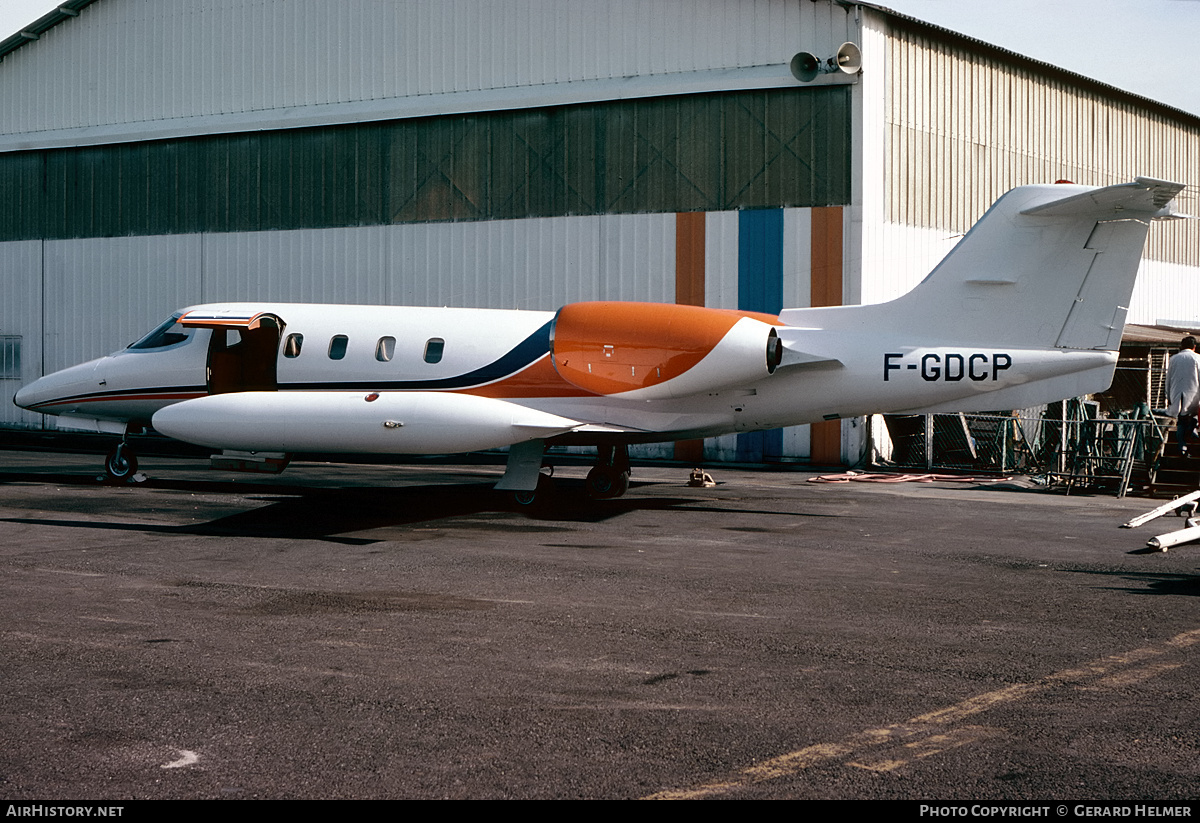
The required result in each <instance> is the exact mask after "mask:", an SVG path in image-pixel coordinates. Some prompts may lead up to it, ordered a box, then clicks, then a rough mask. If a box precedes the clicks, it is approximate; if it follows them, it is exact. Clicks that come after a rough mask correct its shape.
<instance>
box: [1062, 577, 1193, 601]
mask: <svg viewBox="0 0 1200 823" xmlns="http://www.w3.org/2000/svg"><path fill="white" fill-rule="evenodd" d="M1076 574H1094V575H1100V576H1104V577H1119V578H1123V579H1125V580H1128V581H1136V582H1137V584H1138V585H1137V586H1106V587H1105V588H1107V589H1110V590H1112V591H1119V592H1127V593H1128V594H1169V595H1188V596H1191V597H1197V596H1200V575H1195V574H1175V573H1170V572H1129V571H1084V570H1076Z"/></svg>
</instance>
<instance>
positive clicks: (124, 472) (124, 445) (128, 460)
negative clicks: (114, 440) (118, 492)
mask: <svg viewBox="0 0 1200 823" xmlns="http://www.w3.org/2000/svg"><path fill="white" fill-rule="evenodd" d="M126 435H128V431H127V432H126V433H125V434H123V435H121V442H120V443H118V444H117V446H116V448H114V449H113V450H112V451H110V452H109V453H108V455H107V456H105V458H104V474H105V475H107V477H108V479H109V480H112V481H115V482H118V483H128V482H131V481H132V480H133V476H134V475H135V474H137V468H138V461H137V455H136V454H134V452H133V449H131V448H130V447H129V443H128V442H127V441H126V440H125V437H126Z"/></svg>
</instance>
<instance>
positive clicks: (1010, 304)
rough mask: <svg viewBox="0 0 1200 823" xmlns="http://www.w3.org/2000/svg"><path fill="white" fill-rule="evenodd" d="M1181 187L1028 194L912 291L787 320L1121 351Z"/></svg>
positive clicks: (1046, 188) (1139, 185) (1016, 192)
mask: <svg viewBox="0 0 1200 823" xmlns="http://www.w3.org/2000/svg"><path fill="white" fill-rule="evenodd" d="M1183 188H1184V187H1183V185H1182V184H1179V183H1170V182H1166V181H1162V180H1154V179H1151V178H1147V177H1139V178H1137V179H1136V180H1135V181H1134V182H1132V183H1124V184H1121V185H1116V186H1106V187H1103V188H1089V187H1085V186H1075V185H1037V186H1022V187H1020V188H1016V189H1013V190H1012V191H1010V192H1008V193H1007V194H1005V195H1004V196H1003V197H1001V198H1000V199H999V200H997V201H996V203H995V204H994V205H993V206H992V207H991V209H989V210H988V212H987V213H986V214H985V215H984V216H983V217H982V218H980V220H979V222H978V223H976V224H975V226H974V227H973V228H972V229H971V230H970V231H969V232H968V233H967V235H966V236H965V237H964V238H963V239H962V240H961V241H960V242H959V243H958V245H957V246H955V248H954V249H953V250H952V251H951V252H950V253H949V254H948V255H947V256H946V258H945V259H944V260H943V261H942V262H941V263H940V264H939V265H938V266H937V267H936V268H935V269H934V270H933V271H932V272H930V274H929V276H928V277H926V278H925V279H924V280H923V281H922V282H921V283H920V284H919V285H918V286H917V287H916V288H915V289H913V290H912V291H911V292H909V293H908V294H906V295H904V296H902V297H900V298H898V299H896V300H893V301H892V302H890V303H884V304H881V305H876V306H861V307H854V308H849V307H847V308H846V309H842V310H840V311H838V313H837V314H836V315H834V314H833V312H834V311H837V310H832V309H795V310H787V311H784V312H783V313H782V314H781V315H780V317H781V319H782V320H783V322H784V323H787V324H789V325H794V326H798V327H805V328H809V329H816V328H822V327H824V328H829V329H832V328H835V327H840V328H855V327H861V329H862V330H863V331H865V332H866V331H876V332H877V331H879V330H881V329H885V328H886V329H889V330H892V331H896V332H903V331H906V330H907V331H911V332H913V333H914V336H918V335H919V339H921V340H924V341H927V342H928V343H933V342H935V341H942V342H944V343H951V344H981V345H982V344H986V345H988V346H1015V347H1024V348H1040V349H1054V348H1058V349H1073V350H1080V349H1083V350H1101V351H1114V350H1116V349H1117V347H1118V346H1119V344H1120V340H1121V331H1122V328H1123V327H1124V323H1125V315H1126V313H1127V312H1128V308H1129V301H1130V296H1131V295H1132V293H1133V286H1134V282H1135V280H1136V278H1137V271H1138V266H1139V263H1140V260H1141V254H1142V247H1143V246H1144V245H1145V241H1146V234H1147V232H1148V231H1149V227H1150V221H1151V220H1154V219H1159V218H1168V217H1178V216H1180V215H1178V214H1175V213H1174V212H1172V211H1171V210H1170V204H1171V201H1172V200H1173V199H1174V198H1175V196H1176V195H1177V194H1178V193H1179V192H1180V191H1182V190H1183ZM835 318H836V320H835Z"/></svg>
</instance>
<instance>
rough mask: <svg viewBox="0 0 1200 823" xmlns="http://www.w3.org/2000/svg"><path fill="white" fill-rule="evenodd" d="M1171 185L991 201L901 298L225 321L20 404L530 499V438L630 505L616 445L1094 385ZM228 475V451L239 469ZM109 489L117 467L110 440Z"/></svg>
mask: <svg viewBox="0 0 1200 823" xmlns="http://www.w3.org/2000/svg"><path fill="white" fill-rule="evenodd" d="M1182 189H1183V186H1182V185H1180V184H1176V183H1169V182H1165V181H1160V180H1153V179H1150V178H1144V177H1139V178H1137V179H1136V180H1135V181H1134V182H1132V183H1127V184H1123V185H1116V186H1107V187H1104V188H1088V187H1083V186H1075V185H1038V186H1024V187H1021V188H1017V189H1014V190H1012V191H1010V192H1008V193H1007V194H1006V195H1004V196H1003V197H1001V198H1000V200H998V201H997V202H996V203H995V205H993V206H992V208H991V209H990V210H989V211H988V212H987V214H985V215H984V216H983V218H981V219H980V221H979V222H978V223H977V224H976V225H975V226H974V228H972V229H971V231H970V232H969V233H968V234H967V235H966V236H965V237H964V238H963V239H962V241H960V242H959V244H958V245H957V246H956V247H955V248H954V250H953V251H952V252H951V253H950V254H949V255H947V257H946V258H945V259H944V260H943V261H942V262H941V264H939V265H938V266H937V268H935V269H934V270H933V272H932V273H931V274H930V275H929V276H928V277H926V279H925V280H924V281H923V282H922V283H920V284H919V285H918V286H917V287H916V288H914V289H913V290H912V291H911V292H909V293H908V294H906V295H904V296H903V297H900V298H898V299H896V300H893V301H891V302H889V303H883V304H878V305H866V306H844V307H835V308H803V309H785V310H784V311H782V312H781V313H780V314H779V315H778V316H775V315H767V314H756V313H753V312H743V311H725V310H719V309H707V308H698V307H693V306H679V305H660V304H647V303H620V302H611V303H574V304H570V305H567V306H564V307H563V308H561V309H559V310H558V311H557V312H538V311H497V310H484V309H478V310H475V309H449V308H441V309H439V308H409V307H399V306H341V305H303V304H260V303H228V304H211V305H204V306H194V307H191V308H186V309H183V310H181V311H178V312H176V313H175V314H173V315H171V317H169V318H168V319H167V320H166V321H165V322H163V323H162V324H161V325H160V326H158V327H157V328H155V329H154V330H153V331H151V332H150V333H149V334H147V335H146V336H145V337H143V338H142V339H140V340H138V341H137V342H136V343H133V344H132V345H130V346H129V347H128V348H126V349H124V350H122V351H119V352H117V353H115V354H112V355H109V356H108V357H102V358H100V359H98V360H93V361H91V362H89V363H84V364H82V365H79V366H74V367H72V368H68V369H64V370H62V371H59V372H55V373H54V374H50V375H47V376H45V377H42V378H41V379H39V380H36V381H35V382H33V383H32V384H30V385H28V386H25V387H24V388H22V389H21V390H20V391H19V392H18V393H17V396H16V403H17V405H18V406H21V407H23V408H26V409H30V410H32V411H37V412H43V413H45V414H53V415H58V418H59V420H58V423H59V427H60V428H83V429H89V430H92V431H101V432H111V433H114V434H122V435H124V434H126V433H128V432H129V431H131V430H134V431H136V430H140V428H143V427H147V426H153V428H154V429H156V430H158V431H159V432H161V433H162V434H165V435H167V436H169V437H173V438H177V439H179V440H183V441H186V442H189V443H195V444H200V445H203V446H209V447H212V448H214V449H223V450H229V451H231V452H239V453H254V454H256V455H259V456H260V458H259V459H261V455H263V454H264V453H266V454H268V455H270V456H272V457H274V458H276V460H277V462H279V463H280V464H282V462H283V461H284V460H285V459H286V458H285V456H286V455H290V454H292V453H304V452H341V453H382V454H441V453H454V452H466V451H474V450H478V449H490V448H498V447H504V446H507V447H509V458H508V465H507V469H506V471H505V474H504V476H503V477H502V478H501V480H500V482H499V483H498V485H497V488H500V489H508V490H512V491H514V492H518V493H519V497H520V498H521V499H522V500H523V501H531V500H532V498H533V495H534V494H535V493H536V490H537V488H538V483H539V478H540V477H541V473H540V469H541V465H542V454H543V450H544V446H545V444H546V443H571V444H590V445H594V446H597V447H598V452H599V459H598V461H597V465H596V467H595V468H593V469H592V471H591V473H590V474H589V475H588V488H589V490H590V491H591V492H592V494H593V495H594V496H597V497H616V496H619V495H620V494H622V493H623V492H624V491H625V489H626V488H627V486H628V478H629V461H628V453H627V446H628V445H629V444H630V443H642V442H653V441H672V440H681V439H689V438H699V437H706V436H711V435H719V434H725V433H730V432H748V431H755V430H760V429H770V428H775V427H779V426H791V425H797V424H801V423H809V422H813V421H819V420H836V419H838V418H842V417H853V416H858V415H864V414H870V413H875V412H899V413H928V412H944V411H977V410H983V409H1011V408H1026V407H1029V406H1033V405H1037V404H1040V403H1045V402H1050V401H1054V400H1059V399H1062V398H1064V397H1074V396H1078V395H1083V394H1089V393H1092V392H1098V391H1102V390H1104V389H1106V388H1107V387H1108V386H1109V384H1110V382H1111V380H1112V375H1113V370H1114V368H1115V366H1116V362H1117V354H1116V351H1117V348H1118V346H1119V344H1120V340H1121V331H1122V327H1123V324H1124V320H1125V315H1126V311H1127V307H1128V305H1129V299H1130V295H1131V293H1132V291H1133V286H1134V280H1135V278H1136V274H1137V270H1138V263H1139V260H1140V257H1141V252H1142V247H1143V244H1144V242H1145V238H1146V233H1147V231H1148V228H1149V225H1150V221H1151V220H1152V219H1159V218H1169V217H1178V216H1180V215H1178V214H1176V213H1175V212H1174V211H1173V210H1172V209H1171V201H1172V200H1173V199H1174V198H1175V196H1176V195H1177V194H1178V193H1179V192H1180V191H1181V190H1182ZM246 456H247V457H248V456H249V455H246ZM106 470H107V471H108V473H109V474H110V475H111V476H113V477H114V478H121V477H126V476H129V475H131V474H133V472H134V471H135V470H136V458H135V456H134V455H133V454H132V453H131V451H130V450H129V447H128V446H127V445H126V444H125V442H124V439H123V440H122V445H121V446H119V447H118V448H117V449H115V450H114V452H113V453H111V454H110V455H109V457H108V459H107V461H106Z"/></svg>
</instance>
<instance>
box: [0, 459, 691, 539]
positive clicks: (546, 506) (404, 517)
mask: <svg viewBox="0 0 1200 823" xmlns="http://www.w3.org/2000/svg"><path fill="white" fill-rule="evenodd" d="M26 479H32V478H26ZM36 479H37V482H39V483H45V482H47V480H49V481H50V482H55V483H57V482H60V480H63V481H65V480H67V479H68V478H67V476H64V477H62V478H57V479H56V478H48V477H47V476H46V475H40V476H38V477H37V478H36ZM70 479H71V480H72V481H73V484H74V485H80V483H79V478H78V477H74V478H70ZM12 480H14V478H12V477H11V476H10V477H8V478H6V481H9V482H11V481H12ZM18 482H19V481H18ZM93 482H94V481H93ZM576 485H577V486H578V487H577V488H576V487H575V486H576ZM148 486H149V487H151V488H156V489H172V490H177V491H188V492H193V493H205V494H212V493H231V494H237V495H239V496H241V497H242V498H243V499H245V500H247V501H254V502H261V501H267V505H265V506H256V507H255V508H251V509H247V510H245V511H239V512H235V513H233V514H229V515H225V516H223V517H218V518H216V519H214V520H210V521H208V522H204V523H194V524H187V525H179V526H161V525H153V524H138V523H118V522H111V521H110V522H97V521H96V520H52V519H45V518H15V517H10V518H4V520H5V521H6V522H11V523H28V524H36V525H52V526H66V527H71V528H89V529H113V530H119V531H134V532H154V533H158V534H190V535H202V536H221V537H266V538H290V539H302V540H327V541H331V542H338V543H346V544H352V545H359V544H369V543H377V542H380V540H386V539H387V538H386V537H383V538H370V537H366V536H363V537H358V536H352V537H351V536H342V535H350V534H352V533H354V532H364V531H370V530H372V529H381V528H388V527H397V526H401V527H402V526H413V525H418V524H428V523H432V522H437V521H449V522H448V523H447V524H446V525H447V526H454V525H456V524H455V521H456V520H461V521H463V522H461V523H459V524H458V525H459V526H461V527H468V528H487V527H490V523H489V521H490V522H492V523H494V524H495V528H497V529H504V530H506V531H525V532H557V531H561V530H562V527H558V526H555V525H553V524H554V523H555V522H566V523H570V522H578V523H599V522H603V521H605V520H608V519H611V518H613V517H618V516H620V515H622V514H626V513H628V512H632V511H638V510H662V509H673V508H677V507H680V506H685V505H687V504H690V503H694V502H695V501H694V500H689V499H687V498H678V497H652V498H642V497H638V496H637V495H636V492H635V493H634V494H631V495H629V496H627V497H623V498H619V499H616V500H590V499H588V498H587V496H586V495H585V494H584V492H583V484H582V482H580V483H578V484H570V483H567V484H560V487H559V489H558V490H557V493H556V494H554V495H553V496H552V497H551V498H550V499H548V500H544V501H543V500H539V501H538V502H536V503H535V504H533V505H531V506H518V505H517V504H516V503H514V502H513V501H512V498H511V497H510V496H509V495H508V494H505V493H503V492H498V491H496V490H495V489H493V488H492V484H491V483H469V484H463V483H458V484H437V485H422V486H404V487H399V488H397V487H386V488H381V487H353V488H312V487H301V486H261V487H257V488H251V487H247V486H245V485H238V484H236V483H229V482H216V483H212V482H197V481H169V480H165V481H164V480H159V481H153V482H152V483H151V484H148ZM688 508H692V507H691V506H689V507H688ZM481 519H482V522H481Z"/></svg>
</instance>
